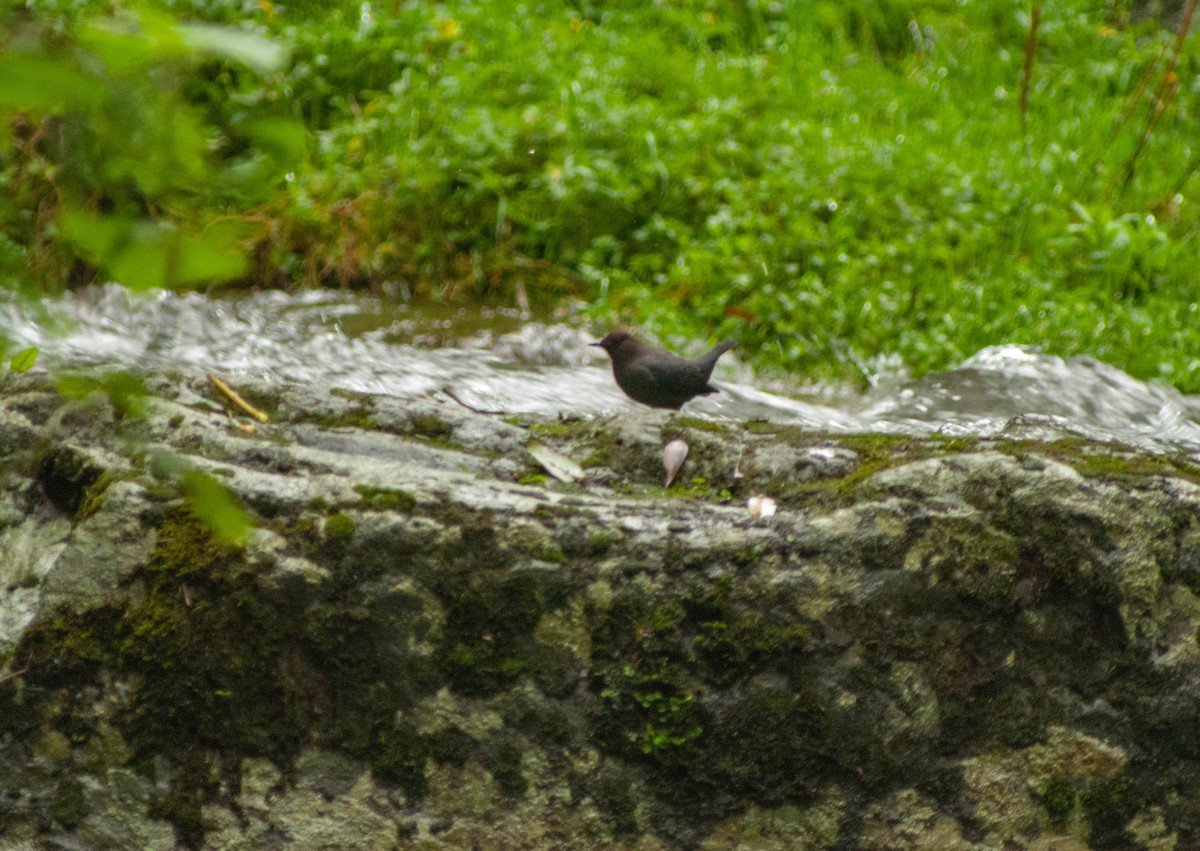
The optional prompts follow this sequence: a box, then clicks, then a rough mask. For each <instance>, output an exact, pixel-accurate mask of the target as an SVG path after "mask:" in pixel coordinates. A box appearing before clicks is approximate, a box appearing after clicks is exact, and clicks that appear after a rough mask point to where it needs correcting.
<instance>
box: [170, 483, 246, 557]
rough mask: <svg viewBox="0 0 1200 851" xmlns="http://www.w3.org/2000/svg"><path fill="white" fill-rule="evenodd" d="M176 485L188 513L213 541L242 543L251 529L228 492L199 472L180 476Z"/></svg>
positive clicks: (238, 544)
mask: <svg viewBox="0 0 1200 851" xmlns="http://www.w3.org/2000/svg"><path fill="white" fill-rule="evenodd" d="M179 485H180V487H181V488H183V495H184V497H185V498H186V499H187V502H188V505H189V506H190V507H191V509H192V511H193V512H195V514H196V516H197V517H199V518H200V522H202V523H203V524H204V525H205V526H207V527H208V529H209V531H210V532H212V533H213V536H214V537H216V538H217V539H218V540H221V541H224V542H225V543H227V544H233V545H235V546H242V545H243V544H245V543H246V538H247V537H248V536H249V534H250V530H251V528H253V526H252V524H251V523H250V518H249V517H247V516H246V512H245V510H244V509H243V508H242V506H241V503H240V502H238V499H237V497H236V496H234V495H233V493H232V492H231V491H230V490H229V488H227V487H225V486H224V485H223V484H221V483H220V482H218V481H217V480H216V479H214V478H213V477H212V476H210V475H209V474H208V473H203V472H201V471H199V470H188V471H186V472H184V473H183V474H182V475H181V476H180V477H179Z"/></svg>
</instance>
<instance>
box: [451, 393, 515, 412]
mask: <svg viewBox="0 0 1200 851" xmlns="http://www.w3.org/2000/svg"><path fill="white" fill-rule="evenodd" d="M442 392H443V393H445V394H446V395H447V396H449V397H450V398H451V399H453V400H454V401H455V402H457V403H458V404H460V405H462V406H463V407H464V408H466V409H467V410H468V411H471V412H473V413H476V414H490V415H492V416H503V415H504V413H505V412H504V411H488V410H485V409H483V408H476V407H475V406H474V405H469V404H467V403H466V402H464V401H463V400H462V399H460V398H458V397H457V396H455V395H454V391H453V390H451V389H450V388H449V387H443V388H442Z"/></svg>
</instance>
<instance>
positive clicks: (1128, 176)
mask: <svg viewBox="0 0 1200 851" xmlns="http://www.w3.org/2000/svg"><path fill="white" fill-rule="evenodd" d="M1196 3H1197V0H1190V2H1189V3H1188V4H1187V8H1185V9H1184V11H1183V15H1182V16H1180V18H1179V29H1178V30H1176V31H1175V44H1174V46H1173V47H1172V49H1171V55H1170V57H1169V58H1168V59H1167V65H1166V67H1165V68H1163V74H1162V78H1161V79H1160V80H1159V81H1158V87H1157V88H1155V90H1154V96H1153V101H1154V108H1153V110H1151V112H1150V117H1149V118H1148V119H1147V121H1146V127H1145V129H1144V130H1142V135H1141V136H1139V137H1138V143H1137V147H1136V148H1134V149H1133V153H1131V154H1130V155H1129V157H1128V158H1127V159H1126V160H1125V162H1124V163H1123V164H1122V166H1121V171H1122V177H1121V191H1122V192H1124V191H1125V189H1127V188H1128V187H1129V184H1130V183H1132V182H1133V175H1134V170H1135V168H1136V166H1137V161H1138V160H1139V159H1140V158H1141V156H1142V153H1143V152H1144V151H1145V150H1146V147H1147V146H1148V145H1149V144H1150V138H1151V137H1152V136H1153V135H1154V131H1155V129H1156V128H1157V127H1158V122H1159V121H1161V120H1162V117H1163V115H1164V114H1165V113H1166V111H1167V108H1168V107H1170V105H1171V103H1172V101H1174V100H1175V95H1176V94H1177V93H1178V92H1179V75H1178V74H1176V73H1175V66H1176V65H1178V64H1179V54H1180V53H1181V52H1182V51H1183V43H1184V41H1186V40H1187V34H1188V30H1190V29H1191V27H1192V16H1193V15H1195V13H1196Z"/></svg>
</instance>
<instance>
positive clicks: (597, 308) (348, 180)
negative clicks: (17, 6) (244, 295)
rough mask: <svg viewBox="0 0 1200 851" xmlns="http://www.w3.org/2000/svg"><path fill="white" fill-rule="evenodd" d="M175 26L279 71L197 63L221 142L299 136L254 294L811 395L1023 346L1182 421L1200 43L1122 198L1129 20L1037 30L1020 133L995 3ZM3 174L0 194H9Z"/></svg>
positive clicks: (1098, 15) (251, 9)
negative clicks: (215, 30)
mask: <svg viewBox="0 0 1200 851" xmlns="http://www.w3.org/2000/svg"><path fill="white" fill-rule="evenodd" d="M77 5H78V4H76V6H77ZM64 6H65V4H64ZM76 6H70V7H67V8H68V11H67V12H65V13H63V14H64V20H66V21H68V23H66V24H63V25H62V27H63V28H64V29H66V30H68V31H69V30H70V26H71V24H70V23H69V21H70V20H71V19H72V16H73V15H75V14H76V12H75V11H73V10H74V9H75V8H76ZM84 6H86V7H90V8H103V6H102V4H84ZM175 8H176V10H177V11H178V13H179V14H182V15H184V16H185V17H187V16H193V15H195V16H200V17H202V18H204V19H206V20H216V21H223V22H228V23H235V24H239V25H242V24H241V22H243V21H245V20H249V21H250V22H252V23H250V24H245V25H246V26H251V27H253V28H255V29H256V30H257V31H259V32H261V33H264V34H268V35H271V36H274V37H278V38H281V39H285V40H287V41H289V42H290V43H292V44H293V46H294V53H293V58H292V61H291V63H290V64H289V65H288V67H287V69H286V70H285V71H283V72H279V73H275V74H272V75H269V76H266V77H260V76H255V75H252V74H249V73H246V72H244V71H238V70H237V69H236V68H232V69H231V68H230V67H229V66H228V65H218V64H216V63H214V62H211V61H209V62H202V63H199V64H198V65H196V66H195V67H193V68H192V69H191V71H190V73H191V76H190V77H189V78H188V82H187V84H186V85H185V86H184V88H183V95H184V97H185V98H186V99H187V101H188V102H189V103H190V104H191V105H192V107H193V108H194V109H196V110H197V111H198V114H199V115H201V116H202V118H203V120H204V121H206V122H207V124H208V126H210V127H212V128H214V132H215V133H216V135H217V137H218V138H220V139H225V140H226V141H228V140H230V139H237V138H239V137H238V134H237V133H236V132H235V131H236V128H237V127H238V126H239V122H244V121H245V120H246V117H247V116H255V115H258V114H260V113H263V112H265V113H269V114H271V115H283V116H287V117H291V118H293V119H296V120H298V121H299V122H301V123H302V124H303V126H304V127H305V128H306V130H307V131H308V133H309V134H310V137H309V138H310V145H309V156H308V161H307V163H306V164H305V165H303V166H302V167H299V168H296V169H295V171H294V177H293V179H291V180H290V181H286V182H284V181H280V182H279V186H278V191H277V192H276V193H275V194H274V195H273V196H271V197H270V198H269V199H267V200H266V201H265V202H263V203H259V204H258V205H257V206H255V207H254V208H253V210H252V211H247V210H245V209H241V210H237V211H236V212H238V213H240V215H241V218H243V219H245V220H246V221H249V222H251V223H253V224H255V225H256V227H257V228H258V230H257V231H256V232H255V233H256V236H255V238H254V244H255V257H256V262H255V264H254V266H253V268H252V270H251V281H252V282H258V283H261V282H265V283H268V284H270V283H286V284H288V285H295V284H297V283H299V284H308V285H315V284H323V285H339V286H367V287H374V288H378V289H380V290H382V291H384V292H390V293H394V294H397V295H398V296H399V297H423V296H428V297H433V298H439V299H447V300H482V301H502V302H511V301H512V300H513V299H514V298H515V291H516V290H518V289H521V290H523V291H524V292H526V293H527V294H528V296H529V298H530V299H531V300H533V301H534V302H536V303H541V304H554V303H557V302H558V301H560V300H562V299H564V298H567V297H582V298H583V299H585V300H586V301H587V303H588V304H589V305H590V310H591V311H592V313H593V315H594V317H595V318H596V321H597V323H598V324H600V325H608V324H615V323H618V322H623V323H629V324H633V325H637V326H640V327H642V328H644V329H646V330H647V331H648V332H650V333H652V334H654V335H655V336H658V337H663V338H670V337H674V336H676V335H686V336H690V337H707V338H709V339H716V338H719V337H725V336H732V337H736V338H737V339H738V340H739V341H740V342H741V343H742V349H741V351H742V352H743V355H744V356H748V357H750V358H751V359H752V360H754V361H755V362H757V363H758V364H760V365H769V366H780V367H783V368H787V369H791V370H796V371H799V372H802V373H805V374H807V375H809V376H812V377H824V378H828V377H833V378H843V379H844V378H856V377H862V376H863V375H864V374H866V373H869V372H870V371H871V370H872V368H873V366H872V365H873V364H875V363H877V359H879V358H882V357H887V356H889V355H899V356H900V357H901V358H902V359H903V361H904V362H905V363H906V364H907V365H908V366H909V367H911V369H912V370H913V371H914V372H916V373H921V372H924V371H926V370H929V369H936V368H941V367H945V366H948V365H951V364H953V363H954V362H956V361H958V360H960V359H961V358H963V357H965V356H967V355H970V354H972V353H973V352H975V351H977V350H978V349H979V348H980V347H982V346H985V345H988V344H993V343H1002V342H1018V343H1031V344H1040V345H1042V346H1044V347H1045V348H1047V349H1048V350H1049V351H1051V352H1055V353H1059V354H1064V355H1065V354H1091V355H1095V356H1097V357H1100V358H1102V359H1104V360H1106V361H1108V362H1110V363H1113V364H1114V365H1116V366H1118V367H1121V368H1123V369H1126V370H1128V371H1130V372H1131V373H1133V374H1135V375H1137V376H1140V377H1143V378H1159V379H1162V380H1165V381H1167V382H1170V383H1173V384H1175V385H1176V386H1178V387H1180V388H1181V389H1183V390H1186V391H1192V392H1196V391H1200V358H1197V357H1196V354H1195V353H1197V352H1200V331H1197V330H1196V327H1197V323H1196V322H1195V321H1194V320H1195V314H1196V311H1197V308H1196V303H1197V301H1198V300H1200V298H1198V293H1197V285H1196V284H1195V274H1194V270H1195V269H1196V268H1197V261H1198V260H1200V244H1198V241H1197V239H1196V237H1195V233H1196V231H1197V225H1198V224H1200V221H1198V219H1200V217H1198V214H1197V211H1196V208H1195V205H1194V203H1193V202H1192V200H1191V198H1192V197H1193V195H1194V194H1195V193H1196V191H1197V188H1198V185H1197V180H1196V179H1195V174H1194V172H1195V170H1196V165H1197V159H1196V156H1197V155H1196V144H1195V138H1196V132H1195V129H1196V128H1195V116H1196V114H1197V110H1198V108H1200V85H1198V84H1197V78H1196V70H1197V67H1198V66H1200V60H1197V58H1196V51H1195V44H1196V39H1195V37H1192V38H1191V39H1190V41H1189V43H1188V45H1187V46H1186V47H1185V48H1184V50H1183V51H1182V54H1181V56H1180V59H1179V64H1178V66H1177V67H1176V68H1175V73H1176V75H1177V76H1178V79H1179V81H1180V88H1179V93H1178V95H1177V97H1176V98H1175V99H1174V100H1173V101H1172V102H1171V103H1170V104H1169V105H1168V106H1167V108H1166V110H1165V111H1164V112H1163V115H1162V118H1161V121H1160V122H1159V123H1158V125H1157V127H1156V128H1155V129H1154V132H1153V133H1152V134H1151V135H1150V139H1149V143H1148V145H1147V147H1146V149H1145V150H1144V151H1143V152H1142V153H1141V155H1140V156H1139V157H1138V158H1137V160H1136V169H1135V170H1134V173H1133V176H1132V179H1131V180H1129V181H1125V180H1124V176H1125V171H1124V165H1123V164H1124V163H1125V162H1126V161H1127V159H1128V158H1129V157H1130V156H1131V154H1132V153H1133V151H1134V150H1135V148H1136V146H1137V144H1138V138H1139V135H1140V134H1141V133H1142V131H1143V128H1145V127H1146V126H1147V122H1148V119H1149V116H1150V112H1151V110H1152V109H1153V106H1152V101H1151V98H1150V97H1149V95H1150V93H1152V92H1153V91H1154V89H1155V87H1156V86H1157V84H1158V81H1159V80H1160V79H1161V77H1162V62H1161V61H1160V62H1159V64H1158V65H1157V66H1156V67H1154V68H1152V63H1154V61H1155V59H1156V57H1158V56H1160V55H1161V56H1162V57H1164V59H1165V58H1166V57H1169V56H1170V55H1171V54H1172V42H1173V39H1174V34H1173V33H1172V32H1170V31H1169V30H1160V29H1158V28H1157V26H1155V25H1154V24H1153V23H1151V24H1141V25H1138V26H1132V25H1129V24H1128V23H1127V21H1128V17H1129V14H1128V9H1127V7H1126V5H1125V4H1123V3H1121V2H1107V3H1103V2H1097V0H1053V2H1047V3H1044V4H1042V18H1041V26H1040V28H1039V32H1038V48H1037V52H1036V62H1035V64H1034V68H1033V77H1032V85H1031V87H1030V92H1029V112H1028V116H1027V122H1026V126H1025V129H1024V130H1023V129H1022V122H1021V119H1020V115H1019V109H1018V102H1019V99H1020V88H1021V69H1022V65H1023V64H1024V58H1025V57H1024V44H1025V40H1026V36H1027V31H1028V11H1027V9H1026V8H1014V4H1012V3H1011V2H1007V1H1006V0H979V2H972V3H966V4H959V3H952V2H945V0H939V1H938V2H925V3H912V4H910V3H906V2H898V0H873V1H872V0H852V2H845V3H834V2H815V1H814V2H795V3H779V4H768V3H762V2H721V0H708V2H698V1H696V0H682V1H681V2H670V3H668V2H661V3H644V2H617V3H592V2H587V0H577V2H571V3H560V2H550V0H547V1H546V2H527V3H517V2H512V0H490V2H483V0H474V2H470V1H469V0H464V1H463V2H450V3H444V4H426V3H401V2H394V3H381V4H378V5H368V6H363V4H361V3H358V2H354V3H349V2H345V3H334V4H317V3H297V4H295V5H294V6H283V5H281V6H271V5H270V4H262V5H261V6H260V5H258V4H255V5H251V6H247V7H245V8H243V6H242V4H241V3H234V2H231V0H219V1H218V2H213V3H198V2H193V3H181V4H177V5H176V7H175ZM364 9H368V10H369V14H368V15H366V16H365V17H364V15H363V10H364ZM179 10H182V11H179ZM47 19H48V18H47ZM1144 79H1145V80H1148V85H1147V86H1145V88H1144V90H1141V89H1140V84H1141V83H1142V82H1143V80H1144ZM1139 92H1140V93H1139ZM1127 112H1128V113H1129V117H1128V118H1127V119H1123V116H1124V115H1125V114H1126V113H1127ZM231 128H232V129H231ZM227 148H228V151H227V155H228V157H230V158H232V157H234V156H235V155H238V156H243V157H244V156H245V154H244V148H245V144H244V140H243V144H242V146H241V147H240V148H239V147H238V146H237V145H232V144H230V145H227ZM218 149H219V150H223V149H221V148H220V146H218ZM5 156H6V159H5V158H0V163H3V164H4V165H5V166H6V167H5V169H4V171H3V173H0V179H4V176H5V175H7V179H8V180H9V181H12V180H14V179H16V178H19V177H22V176H24V177H26V178H28V177H29V175H30V172H31V171H32V168H31V167H30V164H29V163H28V162H22V161H21V160H20V158H19V157H18V158H15V159H14V158H13V157H12V156H11V155H5ZM41 179H45V178H41ZM64 179H65V178H62V177H54V176H51V178H49V179H48V180H49V182H51V183H53V182H55V181H58V183H59V184H61V183H62V181H63V180H64ZM67 188H68V190H69V191H68V193H67V194H74V195H78V196H81V197H87V195H86V193H85V191H84V190H85V189H86V182H83V183H81V184H80V185H77V186H73V187H67ZM58 189H59V190H61V189H62V186H61V185H59V186H58ZM60 194H61V191H60ZM28 196H29V191H28V189H26V190H24V194H23V195H22V196H20V197H25V198H28ZM1176 196H1178V197H1176ZM8 203H9V204H10V205H11V203H13V202H8ZM22 203H25V204H27V205H28V203H30V202H29V201H28V200H26V201H24V202H22ZM212 203H213V204H214V205H215V204H216V202H215V201H214V202H212ZM220 203H221V204H223V205H224V208H223V209H224V210H225V211H226V212H229V211H230V210H231V209H232V208H236V206H237V205H236V203H235V202H231V201H230V199H229V198H228V197H227V196H226V197H224V198H222V199H221V201H220ZM243 206H244V205H243ZM17 212H20V211H15V212H14V213H12V214H10V215H7V216H4V217H3V218H0V222H7V223H8V224H6V225H5V233H7V240H8V241H9V242H11V243H13V244H15V245H18V246H23V247H27V246H28V245H30V244H31V239H30V237H29V233H28V230H26V231H25V232H22V230H21V226H20V224H19V222H20V221H22V220H21V219H20V217H19V216H17V215H16V213H17ZM27 220H28V216H27V217H26V219H25V221H27ZM13 222H16V223H17V224H15V225H14V224H12V223H13ZM2 243H4V238H3V237H0V244H2ZM44 250H46V251H54V250H58V251H61V250H62V248H61V245H59V244H57V243H53V242H51V244H50V247H49V248H46V249H44ZM37 259H38V258H34V257H28V258H26V260H27V261H28V262H29V263H30V265H31V266H32V267H33V268H34V269H49V270H55V269H62V268H63V267H64V265H65V264H62V263H58V264H52V263H46V262H40V261H39V262H34V261H35V260H37ZM47 277H52V276H50V275H47ZM50 283H51V284H53V283H54V282H53V281H51V282H50Z"/></svg>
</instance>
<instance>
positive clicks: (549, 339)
mask: <svg viewBox="0 0 1200 851" xmlns="http://www.w3.org/2000/svg"><path fill="white" fill-rule="evenodd" d="M594 339H596V336H595V335H594V334H593V333H591V332H590V331H588V330H586V329H584V328H582V327H580V326H579V325H578V324H572V323H569V322H537V321H531V320H528V319H522V317H520V316H519V315H517V313H516V312H515V311H511V312H509V311H484V310H472V311H467V310H451V309H447V308H436V307H434V308H428V309H422V310H417V309H414V308H405V307H396V306H388V305H386V304H384V303H382V302H380V301H379V300H377V299H373V298H369V297H363V296H358V295H354V294H347V293H340V292H327V291H319V292H306V293H300V294H286V293H281V292H265V293H254V294H249V295H241V296H236V297H225V298H218V299H210V298H206V297H204V296H201V295H198V294H173V293H166V292H154V293H150V294H142V295H137V294H131V293H129V292H128V291H126V290H124V289H123V288H121V287H117V286H107V287H102V288H96V289H91V290H87V291H84V292H82V293H78V294H74V295H70V296H67V297H64V298H62V299H57V300H49V301H45V302H42V303H40V304H29V303H23V302H20V301H17V300H15V299H13V298H11V297H7V296H3V295H0V340H7V341H8V343H9V345H10V347H12V348H13V349H14V350H16V349H20V348H24V347H26V346H37V347H38V348H39V350H40V355H39V359H38V366H39V367H45V368H79V367H92V366H115V367H120V368H126V369H139V368H163V369H170V370H196V371H201V372H216V373H219V374H221V375H222V376H224V377H227V378H231V379H236V378H237V376H239V375H251V376H258V377H263V378H270V379H274V380H278V381H289V382H304V383H308V384H313V385H316V386H326V387H330V388H333V387H341V388H345V389H348V390H356V391H364V392H369V393H382V394H389V395H392V396H399V397H413V396H427V395H436V394H442V395H447V394H452V395H453V396H454V397H455V398H456V399H457V400H459V401H460V402H461V403H463V404H466V405H468V406H470V407H473V408H477V409H481V410H491V411H503V412H506V413H512V414H538V415H549V416H556V415H559V414H563V415H574V416H598V415H602V414H608V413H613V412H618V411H621V410H625V409H627V408H628V407H629V406H632V405H633V404H634V403H632V402H630V401H628V400H627V399H626V398H625V397H624V396H623V395H622V394H621V392H620V391H619V390H618V389H617V387H616V385H615V384H614V383H613V380H612V375H611V372H610V370H609V367H608V361H607V358H606V357H605V356H604V354H603V352H601V351H599V350H598V349H594V348H589V347H588V346H587V343H588V342H590V341H592V340H594ZM701 348H702V347H701V346H697V347H696V348H695V351H688V352H684V353H685V354H688V355H696V354H699V353H700V349H701ZM713 377H714V380H715V381H716V383H717V384H718V385H719V386H720V388H721V391H722V392H721V393H720V394H717V395H713V396H708V397H701V398H698V399H696V400H695V401H693V402H690V403H688V405H687V406H686V408H685V410H686V412H687V413H688V414H690V415H692V416H697V417H706V418H712V419H730V420H745V419H754V418H769V419H770V420H771V421H773V422H781V423H793V424H797V425H802V426H805V427H810V428H814V429H827V430H834V431H885V432H899V433H910V434H918V435H920V434H931V433H941V434H954V435H977V436H993V435H1009V436H1012V437H1020V438H1046V439H1053V438H1055V437H1061V436H1064V435H1082V436H1087V437H1091V438H1095V439H1099V440H1115V441H1118V442H1121V443H1125V444H1130V445H1133V446H1137V447H1139V448H1142V449H1147V450H1150V451H1155V452H1164V453H1180V452H1182V453H1186V454H1194V453H1200V399H1198V398H1197V397H1185V396H1183V395H1181V394H1179V393H1177V392H1176V391H1174V390H1173V389H1171V388H1168V387H1163V386H1160V385H1156V384H1151V383H1147V382H1143V381H1138V380H1136V379H1134V378H1131V377H1130V376H1128V375H1126V374H1125V373H1123V372H1121V371H1120V370H1118V369H1115V368H1114V367H1111V366H1109V365H1107V364H1104V363H1101V362H1099V361H1097V360H1094V359H1092V358H1084V357H1073V358H1060V357H1054V356H1051V355H1047V354H1044V353H1042V352H1039V351H1037V350H1036V349H1032V348H1028V347H1022V346H995V347H990V348H986V349H983V350H981V351H980V352H978V353H976V354H975V355H974V356H973V357H971V358H969V359H968V360H966V361H965V362H964V363H962V364H961V365H959V366H958V367H957V368H955V369H951V370H948V371H946V372H939V373H931V374H929V375H926V376H925V377H923V378H921V379H919V380H916V381H911V382H908V383H906V384H901V385H898V386H895V387H892V388H889V389H882V388H877V389H875V390H873V391H871V392H870V393H868V394H866V395H851V394H844V393H843V394H826V395H825V397H823V398H824V401H802V400H801V399H799V398H797V397H798V396H800V395H802V394H801V393H800V390H801V387H800V385H799V383H797V385H796V387H795V388H794V390H793V392H789V388H788V387H787V386H783V387H781V386H780V382H779V381H774V382H772V388H773V389H774V390H775V391H776V392H766V391H764V390H761V389H756V387H755V386H754V385H755V381H754V377H753V375H752V373H750V372H749V370H748V369H747V368H746V367H744V366H742V365H739V364H738V362H737V359H736V353H735V355H734V356H730V355H726V356H725V357H724V358H722V360H721V362H720V363H719V364H718V368H717V371H716V373H714V376H713Z"/></svg>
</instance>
